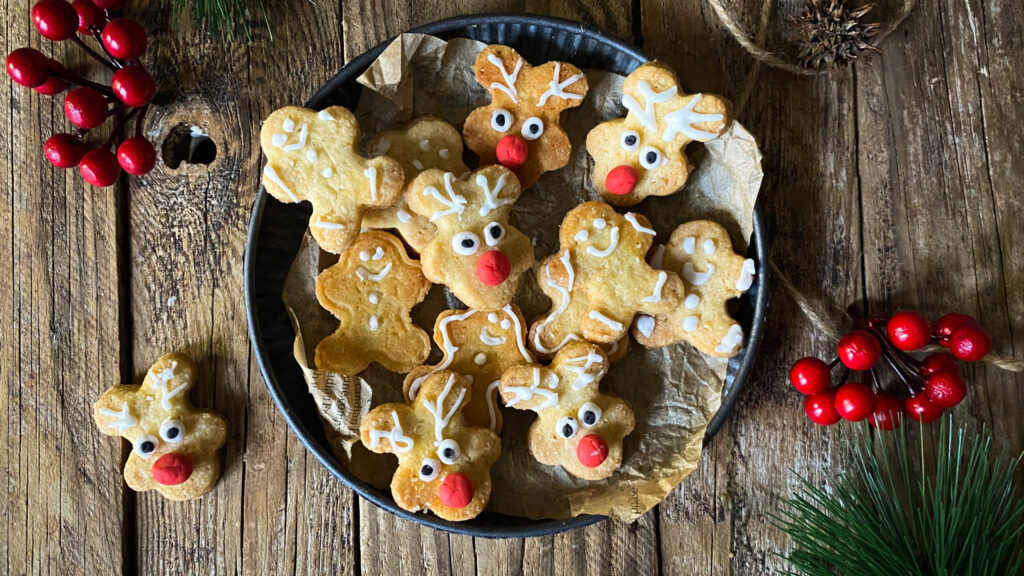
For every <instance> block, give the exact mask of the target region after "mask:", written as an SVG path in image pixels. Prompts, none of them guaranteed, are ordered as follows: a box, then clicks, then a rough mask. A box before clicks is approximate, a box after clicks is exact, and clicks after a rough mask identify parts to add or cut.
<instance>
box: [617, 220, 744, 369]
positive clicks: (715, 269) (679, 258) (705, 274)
mask: <svg viewBox="0 0 1024 576" xmlns="http://www.w3.org/2000/svg"><path fill="white" fill-rule="evenodd" d="M663 263H664V264H663V265H664V268H665V269H666V270H671V271H673V272H675V273H677V274H679V276H680V277H681V278H682V279H683V282H684V284H685V285H686V294H687V296H686V298H685V299H684V300H683V305H682V306H679V307H678V308H676V309H675V310H671V311H669V312H664V313H661V314H657V315H654V316H653V317H652V316H649V315H644V316H639V317H637V319H636V322H635V323H634V325H633V330H632V332H633V336H634V337H635V338H636V340H637V342H639V343H640V344H641V345H643V346H646V347H648V348H658V347H661V346H668V345H669V344H675V343H676V342H683V341H685V342H689V343H690V344H693V346H694V347H695V348H697V349H698V350H700V351H701V352H703V353H705V354H708V355H711V356H718V357H720V358H728V357H729V356H732V355H734V354H736V352H738V351H739V349H740V347H741V346H742V345H743V328H741V327H740V325H739V324H737V323H736V321H735V320H733V319H732V317H731V316H730V315H729V311H728V310H727V309H726V307H725V302H726V301H727V300H729V299H730V298H736V297H738V296H740V295H741V294H743V293H744V292H746V291H747V290H748V289H749V288H750V285H751V284H752V283H753V281H754V274H755V273H756V270H757V268H756V266H755V265H754V261H753V260H751V259H750V258H744V257H743V256H740V255H739V254H735V253H734V252H733V251H732V241H731V240H730V239H729V233H728V232H726V230H725V228H723V227H722V226H721V225H720V224H718V223H716V222H711V221H709V220H695V221H693V222H687V223H685V224H682V225H680V226H679V227H678V228H676V229H675V232H673V233H672V237H671V238H670V239H669V243H668V245H667V246H666V247H665V251H664V256H663Z"/></svg>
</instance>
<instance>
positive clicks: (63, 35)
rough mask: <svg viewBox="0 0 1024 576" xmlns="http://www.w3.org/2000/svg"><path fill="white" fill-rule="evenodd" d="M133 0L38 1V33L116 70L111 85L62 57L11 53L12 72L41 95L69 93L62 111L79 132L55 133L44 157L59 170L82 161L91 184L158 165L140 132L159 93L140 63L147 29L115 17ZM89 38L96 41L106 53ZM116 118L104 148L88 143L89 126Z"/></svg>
mask: <svg viewBox="0 0 1024 576" xmlns="http://www.w3.org/2000/svg"><path fill="white" fill-rule="evenodd" d="M126 2H127V0H74V1H73V2H71V3H68V2H65V1H64V0H39V1H38V2H36V4H35V5H34V6H32V22H33V24H35V27H36V30H38V31H39V34H40V35H41V36H43V37H44V38H46V39H48V40H53V41H54V42H63V41H66V40H67V41H71V42H74V43H75V44H78V45H79V46H80V47H81V48H82V49H83V50H84V51H85V53H86V54H88V55H89V56H91V57H92V58H94V59H96V60H97V61H99V62H100V63H101V64H103V65H104V66H105V67H107V68H109V69H110V70H112V71H113V77H112V78H111V80H110V85H109V86H108V85H105V84H99V83H96V82H92V81H89V80H86V79H84V78H81V77H79V76H77V75H75V74H72V73H71V72H69V71H68V70H67V68H65V67H64V65H63V64H61V63H60V62H58V61H56V60H54V59H52V58H48V57H46V55H44V54H43V53H42V52H40V51H38V50H36V49H34V48H27V47H26V48H18V49H17V50H14V51H13V52H11V53H10V54H8V55H7V75H8V76H10V77H11V79H12V80H14V81H15V82H17V83H18V84H21V85H22V86H26V87H28V88H32V89H34V90H35V91H36V92H39V93H40V94H44V95H47V96H56V95H57V94H61V93H63V92H65V91H67V94H66V95H65V96H64V115H65V116H67V118H68V120H70V121H71V123H72V124H74V125H75V126H76V127H77V128H78V130H77V131H76V132H75V133H71V134H68V133H61V134H54V135H53V136H51V137H50V138H49V139H47V140H46V144H45V146H44V148H43V154H44V155H45V156H46V159H47V160H49V161H50V163H51V164H53V165H54V166H57V167H58V168H73V167H75V166H78V168H79V171H80V172H81V174H82V178H84V179H85V181H86V182H88V183H90V184H92V185H93V186H98V187H104V186H110V185H111V184H113V183H114V182H116V181H117V178H118V176H120V174H121V170H122V169H124V171H125V172H127V173H129V174H134V175H136V176H141V175H143V174H146V173H148V172H149V171H150V170H152V169H153V166H154V165H155V164H156V149H155V148H154V147H153V144H152V143H151V142H150V141H149V140H147V139H146V138H145V137H144V136H143V135H142V121H143V118H144V117H145V115H146V111H147V110H148V108H149V105H150V103H151V102H152V100H153V98H154V96H156V82H154V81H153V77H152V76H151V75H150V74H149V72H147V71H146V69H145V68H143V67H142V65H141V64H140V63H139V58H140V57H141V56H142V54H143V53H144V52H145V51H146V31H145V30H143V28H142V26H141V25H139V23H138V22H136V21H135V20H132V19H130V18H123V17H119V16H117V15H116V13H117V11H120V10H121V9H122V8H123V7H124V5H125V4H126ZM83 38H92V39H93V40H94V41H95V42H96V43H97V44H98V45H99V47H100V49H101V50H102V52H100V51H97V50H95V49H93V48H91V47H90V46H89V45H88V44H86V42H85V41H84V40H83ZM111 117H114V118H115V125H114V129H113V130H112V131H111V134H110V137H109V138H107V140H106V141H105V142H103V143H102V144H101V145H90V144H87V143H86V142H85V141H84V138H85V136H86V135H87V134H88V133H89V131H90V130H92V129H94V128H97V127H99V126H102V125H103V124H104V122H106V120H107V119H108V118H111ZM133 117H134V119H135V135H134V136H133V137H131V138H128V139H127V140H125V141H124V142H122V143H121V144H120V145H119V146H118V147H117V154H116V156H115V154H114V153H113V152H112V151H111V149H112V147H113V144H114V139H115V138H116V137H117V135H118V134H119V133H120V131H121V128H122V127H123V126H124V125H125V124H126V123H127V122H128V121H129V120H131V119H132V118H133Z"/></svg>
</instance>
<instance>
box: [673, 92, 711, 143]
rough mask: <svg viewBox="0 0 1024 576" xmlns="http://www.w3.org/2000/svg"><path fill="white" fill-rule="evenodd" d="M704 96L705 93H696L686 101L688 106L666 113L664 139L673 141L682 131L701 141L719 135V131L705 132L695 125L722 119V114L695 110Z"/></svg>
mask: <svg viewBox="0 0 1024 576" xmlns="http://www.w3.org/2000/svg"><path fill="white" fill-rule="evenodd" d="M702 97H703V94H695V95H694V96H693V98H690V101H689V102H687V103H686V106H683V107H682V108H680V109H679V110H676V111H675V112H670V113H668V114H666V115H665V124H666V127H665V133H664V134H662V136H661V139H662V140H664V141H665V142H671V141H672V139H673V138H675V137H676V134H677V133H679V132H682V133H683V135H684V136H686V137H687V138H689V139H690V140H699V141H701V142H703V141H705V140H711V139H712V138H714V137H716V136H718V133H717V132H705V131H704V130H697V129H696V128H694V127H693V125H694V124H700V123H701V122H720V121H721V120H722V115H721V114H701V113H700V112H694V111H693V109H694V107H695V106H697V103H698V102H700V99H701V98H702Z"/></svg>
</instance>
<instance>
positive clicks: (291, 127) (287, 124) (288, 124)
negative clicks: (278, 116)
mask: <svg viewBox="0 0 1024 576" xmlns="http://www.w3.org/2000/svg"><path fill="white" fill-rule="evenodd" d="M281 127H282V128H284V131H285V132H294V131H295V122H294V121H293V120H292V119H291V118H285V119H284V122H282V123H281Z"/></svg>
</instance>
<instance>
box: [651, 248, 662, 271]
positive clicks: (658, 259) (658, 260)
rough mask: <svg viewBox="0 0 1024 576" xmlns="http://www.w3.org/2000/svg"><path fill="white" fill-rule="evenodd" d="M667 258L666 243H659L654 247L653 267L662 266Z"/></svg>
mask: <svg viewBox="0 0 1024 576" xmlns="http://www.w3.org/2000/svg"><path fill="white" fill-rule="evenodd" d="M664 258H665V245H664V244H658V245H657V246H655V247H654V254H651V268H655V269H660V268H662V261H663V260H664Z"/></svg>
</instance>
